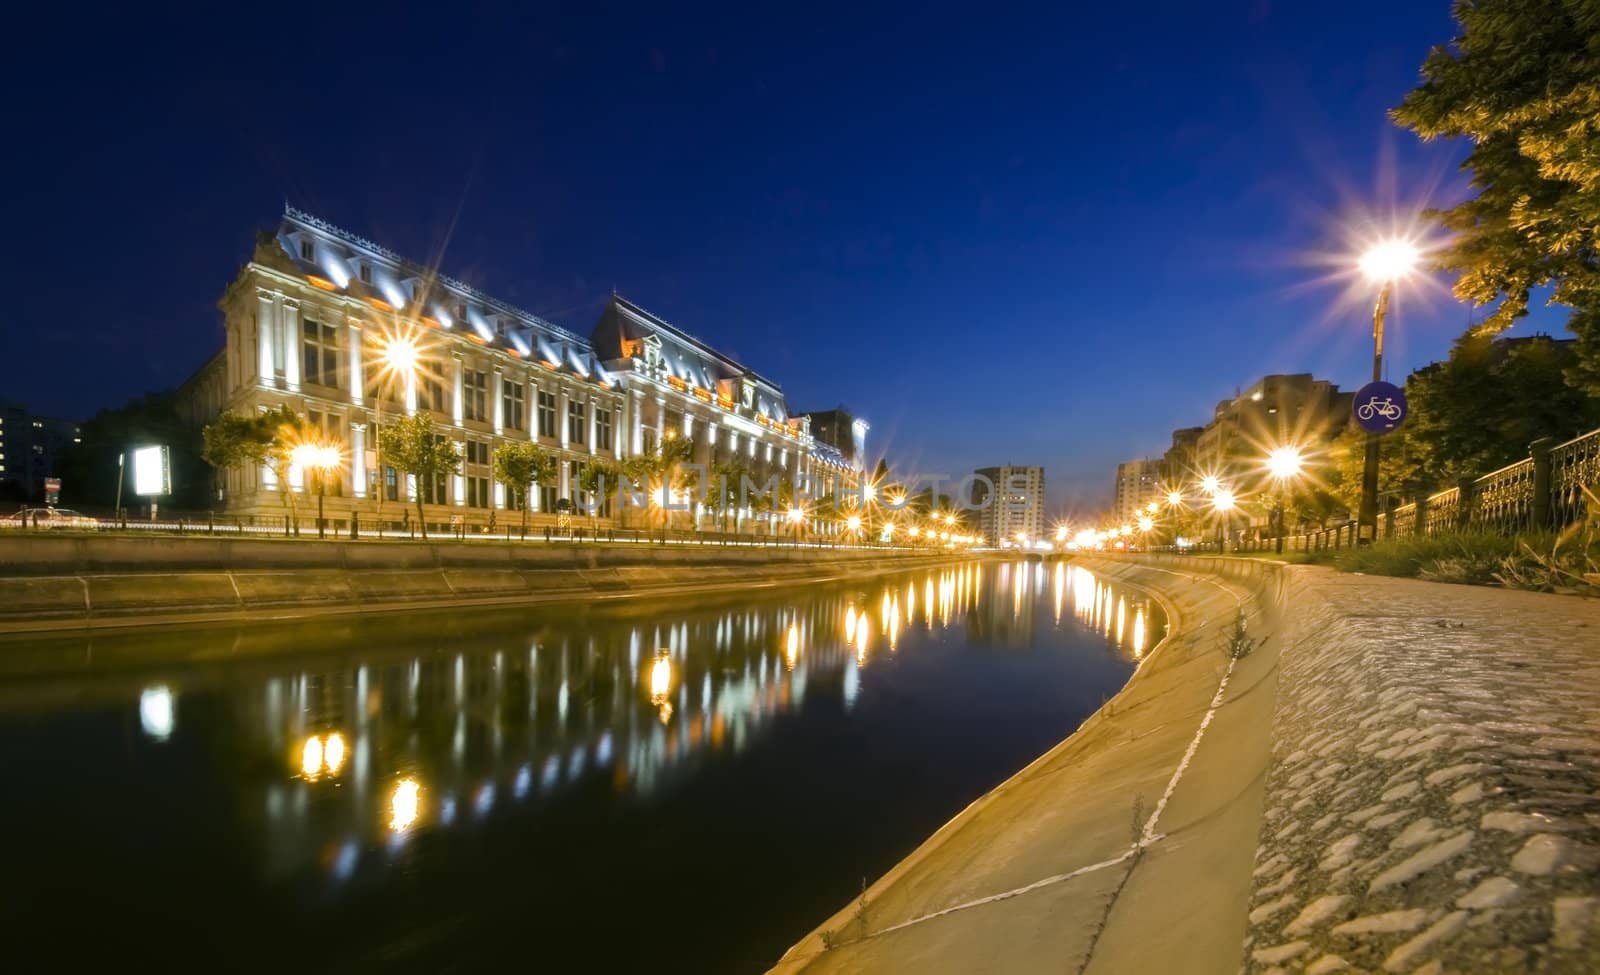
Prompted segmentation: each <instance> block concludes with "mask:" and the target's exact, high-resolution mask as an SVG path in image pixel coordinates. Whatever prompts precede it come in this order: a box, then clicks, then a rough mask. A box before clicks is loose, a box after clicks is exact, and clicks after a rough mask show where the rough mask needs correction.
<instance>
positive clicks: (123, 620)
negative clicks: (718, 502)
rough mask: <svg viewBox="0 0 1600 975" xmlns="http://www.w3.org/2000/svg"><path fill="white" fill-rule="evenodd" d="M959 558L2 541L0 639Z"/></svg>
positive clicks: (839, 575)
mask: <svg viewBox="0 0 1600 975" xmlns="http://www.w3.org/2000/svg"><path fill="white" fill-rule="evenodd" d="M970 557H971V556H970V555H968V554H965V553H964V554H963V556H962V557H961V559H966V558H970ZM958 560H960V559H958V558H957V557H956V556H953V555H951V554H930V553H926V552H915V551H893V550H873V549H836V550H832V549H766V548H755V547H749V548H738V547H726V548H725V547H720V546H704V547H702V546H693V547H690V546H663V547H660V548H656V547H646V546H611V545H581V544H562V545H554V546H552V545H520V544H515V543H507V544H505V545H499V544H494V543H481V542H473V543H460V542H393V541H390V542H382V543H377V542H374V543H363V542H307V543H303V544H298V545H286V544H284V543H281V542H272V541H257V540H247V539H204V538H199V539H182V538H152V539H144V538H94V537H88V538H67V537H56V538H50V537H31V538H26V539H17V538H11V539H4V540H0V638H3V637H7V636H28V635H38V634H49V633H62V632H77V631H85V630H108V629H126V628H136V627H150V626H170V625H182V624H191V623H207V624H214V623H249V622H286V621H294V620H303V619H310V618H316V617H324V616H340V615H353V614H372V613H391V612H395V611H411V610H418V611H421V610H438V609H466V608H482V607H499V608H504V607H512V606H532V605H547V604H551V603H573V602H580V603H595V602H609V601H615V600H621V599H630V598H634V597H640V596H649V597H662V596H677V595H693V594H702V593H708V592H728V591H734V590H741V591H742V590H752V591H755V590H762V589H772V588H777V587H780V586H785V585H813V584H819V583H826V582H836V581H844V580H848V579H853V578H869V577H872V576H876V575H881V574H884V573H888V572H897V571H902V570H907V569H918V568H925V567H933V566H941V565H949V564H952V563H954V562H955V561H958Z"/></svg>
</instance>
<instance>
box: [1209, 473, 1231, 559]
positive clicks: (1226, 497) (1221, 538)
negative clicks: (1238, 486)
mask: <svg viewBox="0 0 1600 975" xmlns="http://www.w3.org/2000/svg"><path fill="white" fill-rule="evenodd" d="M1236 503H1237V502H1236V500H1235V498H1234V496H1233V492H1232V491H1230V490H1228V489H1227V488H1225V487H1222V486H1221V485H1218V486H1217V489H1216V491H1214V492H1212V494H1211V510H1212V511H1214V512H1216V513H1217V515H1218V518H1217V554H1218V555H1221V554H1222V553H1223V552H1225V551H1227V548H1228V543H1227V536H1226V535H1225V534H1224V527H1225V526H1226V524H1227V520H1228V516H1229V514H1230V513H1231V512H1232V511H1233V508H1234V505H1235V504H1236Z"/></svg>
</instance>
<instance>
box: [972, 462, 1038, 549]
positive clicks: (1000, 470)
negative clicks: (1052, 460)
mask: <svg viewBox="0 0 1600 975" xmlns="http://www.w3.org/2000/svg"><path fill="white" fill-rule="evenodd" d="M973 473H975V474H976V475H978V477H979V478H987V479H988V481H989V484H992V485H994V490H993V493H992V494H991V493H989V488H988V485H987V484H985V483H984V482H983V481H982V480H977V481H976V482H975V483H974V485H973V495H972V504H973V505H974V506H976V507H978V509H979V510H978V512H977V516H978V518H977V521H978V530H979V532H981V533H982V534H983V537H984V539H985V541H987V542H988V544H990V545H992V546H996V547H998V546H1002V545H1016V544H1017V543H1018V540H1019V539H1018V536H1019V535H1020V536H1022V538H1023V539H1026V540H1027V541H1030V542H1033V541H1038V540H1039V539H1041V538H1043V537H1044V468H1043V467H1016V466H1012V465H1006V466H1002V467H983V468H979V469H978V470H976V471H974V472H973Z"/></svg>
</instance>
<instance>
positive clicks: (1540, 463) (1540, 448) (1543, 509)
mask: <svg viewBox="0 0 1600 975" xmlns="http://www.w3.org/2000/svg"><path fill="white" fill-rule="evenodd" d="M1555 445H1556V442H1555V438H1553V437H1540V438H1539V439H1538V440H1535V441H1534V442H1533V443H1531V444H1529V445H1528V455H1529V456H1530V457H1532V458H1533V504H1531V505H1530V506H1529V508H1528V512H1529V515H1530V517H1531V518H1532V528H1533V530H1534V531H1536V532H1542V531H1549V530H1550V529H1551V528H1552V527H1554V525H1553V524H1552V518H1551V514H1550V510H1551V507H1552V505H1551V486H1552V485H1551V478H1550V448H1551V447H1554V446H1555Z"/></svg>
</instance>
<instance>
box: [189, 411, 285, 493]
mask: <svg viewBox="0 0 1600 975" xmlns="http://www.w3.org/2000/svg"><path fill="white" fill-rule="evenodd" d="M266 416H267V415H266V414H257V415H255V416H245V415H243V414H240V413H235V412H234V411H232V410H223V411H222V414H221V415H220V416H218V417H217V418H216V419H215V420H213V421H211V423H209V424H207V425H206V427H205V429H203V430H201V431H200V435H201V440H202V441H203V444H204V446H203V447H202V448H201V450H200V459H201V460H204V461H205V462H206V463H207V464H210V465H211V467H212V469H213V475H212V484H213V487H215V486H216V485H217V484H218V482H219V480H220V478H219V477H218V475H220V474H221V472H223V471H228V470H241V471H242V470H245V469H247V468H251V467H255V466H258V465H261V464H264V463H266V462H267V455H268V454H269V453H270V452H271V451H272V444H273V441H274V440H275V439H276V438H277V429H276V424H273V423H271V422H268V421H267V420H266ZM218 493H219V494H220V491H219V492H218Z"/></svg>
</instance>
